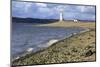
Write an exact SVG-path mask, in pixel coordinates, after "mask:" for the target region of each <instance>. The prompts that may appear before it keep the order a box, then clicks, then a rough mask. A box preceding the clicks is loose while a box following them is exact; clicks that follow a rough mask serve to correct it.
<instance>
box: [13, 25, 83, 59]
mask: <svg viewBox="0 0 100 67" xmlns="http://www.w3.org/2000/svg"><path fill="white" fill-rule="evenodd" d="M11 29H12V30H11V56H12V58H15V57H18V56H21V55H22V54H25V53H26V52H27V50H28V49H29V48H31V49H32V52H33V53H34V52H36V51H39V50H40V49H43V48H46V47H48V46H50V45H48V44H47V43H48V42H50V40H59V39H61V38H64V37H66V36H68V35H70V34H72V33H78V32H80V31H83V30H84V29H83V28H75V27H74V28H61V27H40V26H34V24H32V23H12V27H11Z"/></svg>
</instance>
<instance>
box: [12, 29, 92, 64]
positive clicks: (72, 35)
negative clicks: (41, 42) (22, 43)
mask: <svg viewBox="0 0 100 67" xmlns="http://www.w3.org/2000/svg"><path fill="white" fill-rule="evenodd" d="M89 31H91V30H90V29H87V30H85V31H81V32H80V33H73V34H71V35H70V36H69V37H67V38H66V37H65V38H63V39H61V40H59V41H57V42H55V43H53V44H51V45H50V46H49V47H47V48H46V49H43V50H40V51H38V52H36V53H30V54H28V55H27V56H28V57H31V56H32V55H33V56H34V55H36V54H39V53H41V52H43V51H46V50H48V49H49V48H52V46H55V45H56V44H58V43H59V42H62V41H64V40H66V39H70V38H73V37H75V36H79V35H81V34H84V33H86V32H89ZM27 56H24V57H21V58H19V59H16V60H14V61H13V63H15V65H17V62H18V61H20V60H24V58H26V59H28V58H27ZM20 64H21V63H20ZM22 65H23V64H22Z"/></svg>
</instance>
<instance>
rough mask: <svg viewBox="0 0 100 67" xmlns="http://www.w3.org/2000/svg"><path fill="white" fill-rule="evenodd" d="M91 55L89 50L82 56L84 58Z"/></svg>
mask: <svg viewBox="0 0 100 67" xmlns="http://www.w3.org/2000/svg"><path fill="white" fill-rule="evenodd" d="M92 54H93V52H92V51H91V50H87V51H86V52H85V53H84V56H85V57H88V56H91V55H92Z"/></svg>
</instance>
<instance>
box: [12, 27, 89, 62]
mask: <svg viewBox="0 0 100 67" xmlns="http://www.w3.org/2000/svg"><path fill="white" fill-rule="evenodd" d="M69 28H72V27H69ZM89 30H90V29H85V30H82V31H80V32H78V33H71V34H70V35H67V36H66V37H63V38H61V39H51V40H49V41H48V42H47V44H48V47H45V48H43V49H40V50H38V51H36V52H32V50H31V51H30V52H26V53H25V54H22V55H20V56H17V57H15V58H13V59H12V62H13V61H15V60H17V59H20V58H21V57H25V56H26V55H29V54H31V52H32V54H36V53H38V52H41V51H44V50H45V49H47V48H49V47H50V46H52V45H53V44H56V43H58V42H60V41H63V40H64V39H68V38H70V37H72V36H75V35H78V34H81V33H85V32H87V31H89ZM28 49H29V48H28ZM26 51H27V50H26Z"/></svg>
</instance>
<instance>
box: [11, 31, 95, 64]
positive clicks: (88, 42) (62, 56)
mask: <svg viewBox="0 0 100 67" xmlns="http://www.w3.org/2000/svg"><path fill="white" fill-rule="evenodd" d="M95 54H96V49H95V29H90V30H88V29H87V30H86V31H81V32H80V33H79V34H77V33H73V34H72V35H71V36H70V37H68V38H64V39H62V40H60V41H56V42H55V43H53V44H52V45H51V46H50V47H48V48H46V49H44V50H41V51H38V52H36V53H30V54H28V55H26V56H23V57H21V58H19V59H16V60H14V61H13V62H12V65H32V64H52V63H65V62H66V63H68V62H83V61H95V60H96V57H95Z"/></svg>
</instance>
